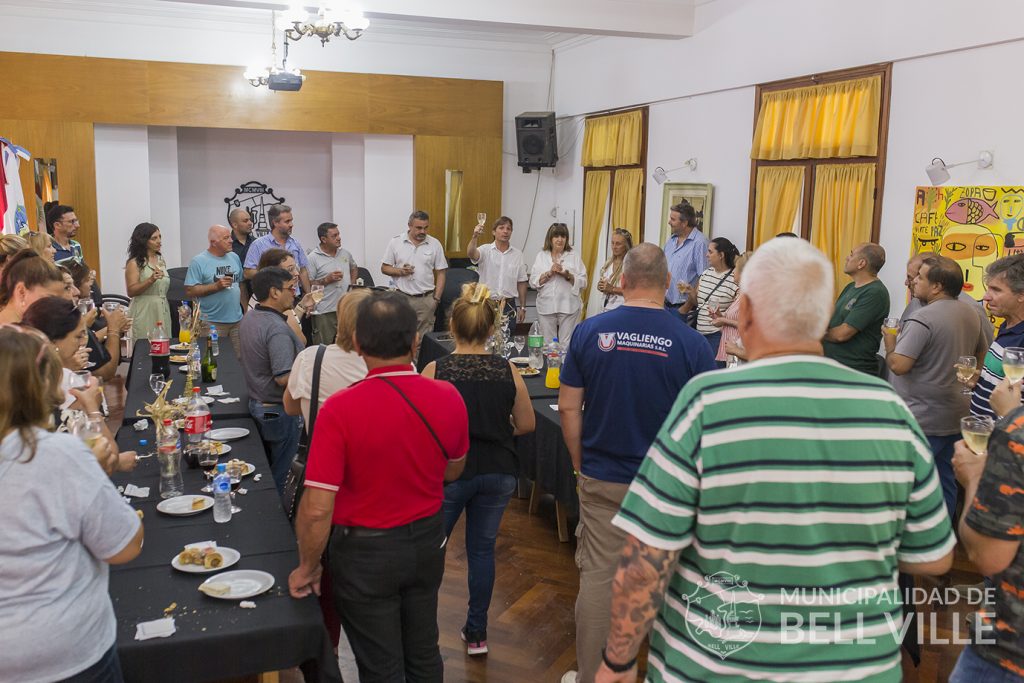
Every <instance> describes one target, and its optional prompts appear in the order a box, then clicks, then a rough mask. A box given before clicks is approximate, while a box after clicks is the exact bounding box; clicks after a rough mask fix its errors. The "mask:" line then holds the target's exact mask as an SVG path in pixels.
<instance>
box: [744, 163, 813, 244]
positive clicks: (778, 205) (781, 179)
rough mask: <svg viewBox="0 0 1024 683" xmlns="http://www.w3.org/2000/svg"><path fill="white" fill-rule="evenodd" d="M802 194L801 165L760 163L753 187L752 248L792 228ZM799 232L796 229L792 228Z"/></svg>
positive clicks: (802, 176) (802, 174) (802, 172)
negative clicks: (766, 164) (761, 164)
mask: <svg viewBox="0 0 1024 683" xmlns="http://www.w3.org/2000/svg"><path fill="white" fill-rule="evenodd" d="M803 196H804V167H803V166H761V167H760V168H758V169H757V184H756V185H755V187H754V198H755V199H754V248H755V249H757V248H758V247H759V246H761V245H762V244H763V243H764V242H767V241H768V240H770V239H771V238H772V237H774V236H775V235H778V234H779V233H780V232H787V231H790V230H793V223H794V222H795V221H796V217H797V212H798V211H799V210H800V204H801V201H802V200H803ZM794 232H797V233H798V234H799V232H800V231H799V229H798V230H796V231H794Z"/></svg>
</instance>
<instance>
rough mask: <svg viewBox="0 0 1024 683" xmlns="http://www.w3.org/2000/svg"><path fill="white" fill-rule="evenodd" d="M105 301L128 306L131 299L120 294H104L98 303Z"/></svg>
mask: <svg viewBox="0 0 1024 683" xmlns="http://www.w3.org/2000/svg"><path fill="white" fill-rule="evenodd" d="M107 302H113V303H116V304H119V305H121V306H128V305H129V304H131V302H132V300H131V299H129V298H128V297H126V296H123V295H121V294H104V295H103V296H102V298H101V300H100V303H101V304H105V303H107Z"/></svg>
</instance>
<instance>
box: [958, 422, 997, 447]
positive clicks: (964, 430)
mask: <svg viewBox="0 0 1024 683" xmlns="http://www.w3.org/2000/svg"><path fill="white" fill-rule="evenodd" d="M994 426H995V423H994V422H993V421H992V418H991V417H988V416H987V415H968V416H967V417H962V418H960V433H961V434H962V435H963V437H964V441H965V442H966V443H967V447H968V448H970V449H971V451H972V452H974V453H975V454H977V455H985V454H986V453H987V452H988V437H990V436H992V429H993V427H994Z"/></svg>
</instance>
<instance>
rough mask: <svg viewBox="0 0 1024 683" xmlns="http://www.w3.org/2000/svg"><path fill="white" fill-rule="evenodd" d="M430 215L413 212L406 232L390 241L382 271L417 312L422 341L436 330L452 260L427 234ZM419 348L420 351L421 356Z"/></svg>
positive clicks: (424, 212)
mask: <svg viewBox="0 0 1024 683" xmlns="http://www.w3.org/2000/svg"><path fill="white" fill-rule="evenodd" d="M428 230H430V216H428V215H427V212H426V211H413V212H412V214H411V215H410V216H409V223H408V226H407V228H406V231H405V232H404V233H402V234H400V235H396V236H394V237H392V238H391V241H390V242H388V247H387V249H386V250H385V251H384V259H383V263H381V266H380V271H381V272H382V273H384V274H385V275H388V276H390V277H391V278H392V281H393V282H394V284H395V289H397V290H398V291H399V292H401V293H402V294H404V295H405V296H406V298H407V299H408V300H409V304H410V305H411V306H412V310H414V311H416V320H417V321H418V323H419V325H418V327H417V329H416V332H417V333H418V334H419V335H420V339H422V338H423V336H424V335H425V334H427V333H428V332H430V331H431V330H433V329H434V312H435V311H436V310H437V305H438V304H439V303H440V302H441V295H442V294H444V281H445V270H447V269H448V261H446V260H445V258H444V247H442V246H441V243H440V242H438V241H437V240H436V239H435V238H433V237H431V236H430V235H428V234H427V231H428ZM418 354H419V349H417V355H418Z"/></svg>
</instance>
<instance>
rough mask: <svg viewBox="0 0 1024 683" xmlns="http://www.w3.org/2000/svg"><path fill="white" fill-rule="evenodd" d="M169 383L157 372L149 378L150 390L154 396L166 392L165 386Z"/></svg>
mask: <svg viewBox="0 0 1024 683" xmlns="http://www.w3.org/2000/svg"><path fill="white" fill-rule="evenodd" d="M166 384H167V381H166V380H165V379H164V376H163V375H162V374H160V373H159V372H155V373H153V374H152V375H150V376H149V388H150V389H152V390H153V394H154V395H157V396H159V395H160V392H161V391H163V390H164V386H165V385H166Z"/></svg>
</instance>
